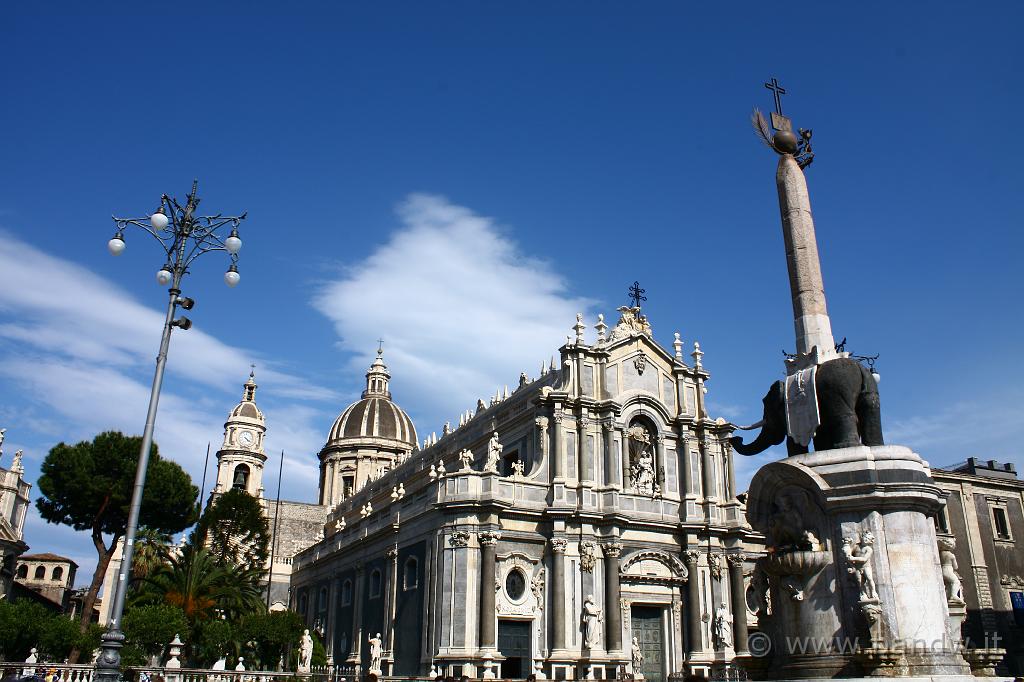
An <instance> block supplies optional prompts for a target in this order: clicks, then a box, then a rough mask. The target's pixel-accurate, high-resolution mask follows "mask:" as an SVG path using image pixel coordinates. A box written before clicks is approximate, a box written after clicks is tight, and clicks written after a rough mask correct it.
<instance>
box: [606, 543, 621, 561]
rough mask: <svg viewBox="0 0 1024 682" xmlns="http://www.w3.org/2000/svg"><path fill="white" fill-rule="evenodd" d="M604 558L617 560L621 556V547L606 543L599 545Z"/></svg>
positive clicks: (617, 544)
mask: <svg viewBox="0 0 1024 682" xmlns="http://www.w3.org/2000/svg"><path fill="white" fill-rule="evenodd" d="M601 549H602V550H604V556H605V558H618V557H619V556H621V555H622V545H620V544H619V543H618V542H606V543H604V544H602V545H601Z"/></svg>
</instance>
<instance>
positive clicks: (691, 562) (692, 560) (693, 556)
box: [683, 549, 700, 566]
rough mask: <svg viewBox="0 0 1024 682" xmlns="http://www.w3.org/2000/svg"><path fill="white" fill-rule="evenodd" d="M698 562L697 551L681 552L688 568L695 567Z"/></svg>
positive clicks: (698, 553)
mask: <svg viewBox="0 0 1024 682" xmlns="http://www.w3.org/2000/svg"><path fill="white" fill-rule="evenodd" d="M698 560H700V552H698V551H697V550H695V549H691V550H689V551H686V552H683V561H685V562H686V564H687V565H688V566H696V565H697V561H698Z"/></svg>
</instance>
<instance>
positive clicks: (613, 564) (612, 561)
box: [602, 542, 622, 653]
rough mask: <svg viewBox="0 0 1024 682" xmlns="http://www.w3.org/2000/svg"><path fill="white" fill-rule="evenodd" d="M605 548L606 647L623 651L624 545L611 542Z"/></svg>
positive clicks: (618, 651) (610, 650)
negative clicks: (621, 581)
mask: <svg viewBox="0 0 1024 682" xmlns="http://www.w3.org/2000/svg"><path fill="white" fill-rule="evenodd" d="M602 549H603V550H604V626H605V635H604V641H605V649H606V650H607V651H608V652H609V653H620V652H621V651H622V608H621V607H620V606H619V601H620V599H621V594H622V593H621V591H620V585H619V556H620V555H621V554H622V545H620V544H619V543H617V542H610V543H608V544H606V545H604V546H603V548H602Z"/></svg>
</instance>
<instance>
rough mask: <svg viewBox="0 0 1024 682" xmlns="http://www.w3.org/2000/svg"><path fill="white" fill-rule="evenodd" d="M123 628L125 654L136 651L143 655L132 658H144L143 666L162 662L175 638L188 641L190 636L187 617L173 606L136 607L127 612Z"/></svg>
mask: <svg viewBox="0 0 1024 682" xmlns="http://www.w3.org/2000/svg"><path fill="white" fill-rule="evenodd" d="M122 625H123V628H122V629H123V630H124V635H125V644H126V647H125V651H127V650H128V649H129V648H132V649H134V650H135V651H137V652H138V654H139V655H138V656H131V658H142V659H143V660H142V661H141V662H143V663H147V662H148V660H149V659H150V658H151V657H157V658H159V657H160V655H161V654H162V653H163V652H164V648H165V647H166V646H167V644H168V643H169V642H170V641H171V640H172V639H174V636H175V635H180V636H182V637H188V634H189V627H188V626H189V624H188V621H187V620H185V614H184V613H182V611H181V609H179V608H178V607H177V606H171V605H170V604H148V605H143V606H133V607H132V608H130V609H128V610H126V611H125V614H124V619H123V620H122ZM122 657H124V654H123V653H122Z"/></svg>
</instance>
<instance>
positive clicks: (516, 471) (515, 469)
mask: <svg viewBox="0 0 1024 682" xmlns="http://www.w3.org/2000/svg"><path fill="white" fill-rule="evenodd" d="M525 472H526V464H524V463H523V462H521V461H519V460H516V461H515V462H512V476H513V477H515V478H522V477H523V475H524V473H525Z"/></svg>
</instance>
